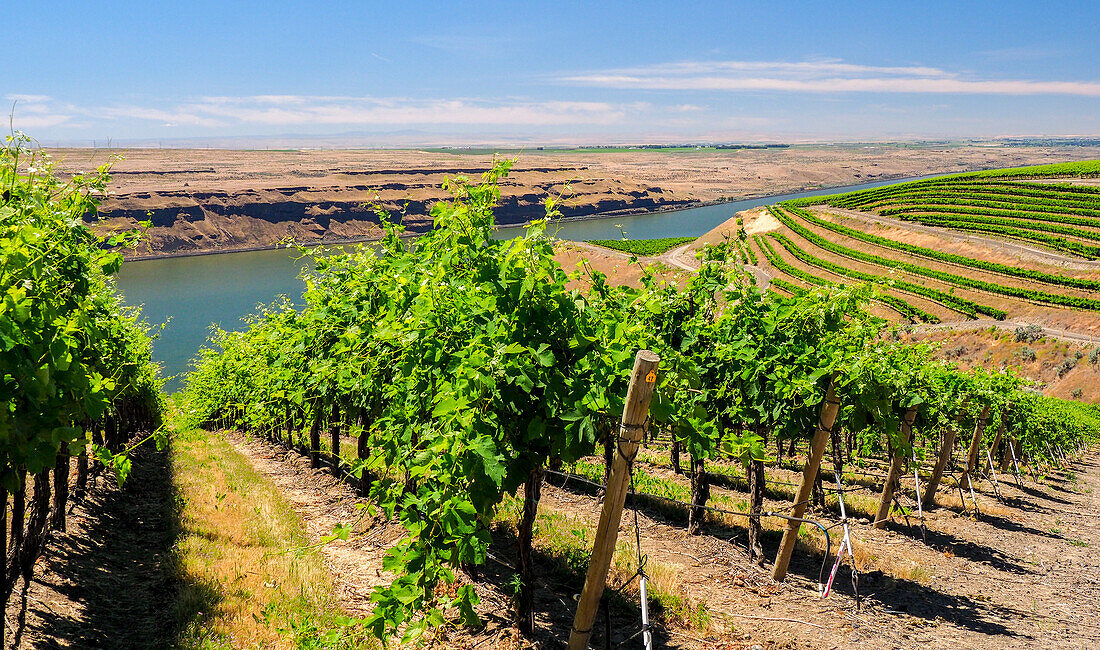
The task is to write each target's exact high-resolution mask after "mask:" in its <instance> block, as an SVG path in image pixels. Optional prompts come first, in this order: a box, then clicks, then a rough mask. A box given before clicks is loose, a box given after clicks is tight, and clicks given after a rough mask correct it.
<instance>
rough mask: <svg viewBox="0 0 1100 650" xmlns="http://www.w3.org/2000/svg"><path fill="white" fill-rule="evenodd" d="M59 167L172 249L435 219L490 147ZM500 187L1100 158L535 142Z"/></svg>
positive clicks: (1092, 153)
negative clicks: (100, 182) (435, 209)
mask: <svg viewBox="0 0 1100 650" xmlns="http://www.w3.org/2000/svg"><path fill="white" fill-rule="evenodd" d="M52 153H53V154H54V156H55V157H56V158H57V159H58V160H60V161H61V167H62V169H63V170H64V171H69V172H76V171H82V170H87V169H90V168H91V167H92V166H93V165H95V164H99V163H102V162H105V161H106V160H107V158H108V157H109V155H112V154H121V155H122V156H124V160H122V161H119V162H118V163H116V165H115V166H114V173H113V182H112V185H111V193H112V194H111V196H110V197H109V198H108V199H107V200H106V201H105V202H104V203H103V205H102V206H101V209H102V218H103V228H104V229H108V230H109V229H116V228H125V227H132V226H133V225H134V224H136V222H137V221H144V220H149V221H151V222H152V224H153V227H152V228H151V230H150V231H149V233H148V235H147V237H146V238H145V241H144V243H143V245H142V248H141V249H139V250H137V251H135V252H134V255H135V256H153V257H158V256H167V255H178V254H189V253H195V252H207V251H230V250H244V249H250V248H263V247H268V246H271V245H273V244H275V243H276V242H278V241H279V240H281V239H284V238H287V237H291V238H294V239H296V240H298V241H303V242H320V241H325V242H335V241H346V240H362V239H369V238H372V237H375V236H377V235H378V234H379V230H378V219H377V216H376V215H375V213H374V210H373V209H372V208H370V207H367V204H369V203H371V202H377V203H380V204H381V205H383V206H384V207H385V208H386V209H388V210H390V211H391V212H394V213H398V212H404V214H405V222H406V224H407V225H408V226H409V228H410V229H411V230H413V231H421V230H424V229H426V228H428V227H429V226H430V219H429V217H428V215H427V210H428V206H430V205H431V203H432V202H433V201H435V200H438V199H440V198H443V197H444V196H446V193H445V191H444V190H443V188H442V184H443V182H444V181H445V180H446V179H447V178H449V177H453V176H456V175H467V176H476V175H478V174H480V173H481V172H482V171H484V170H485V169H487V168H488V166H489V164H490V162H491V159H492V154H491V153H489V152H484V151H477V152H463V151H462V150H455V151H419V150H324V151H320V150H293V151H266V150H265V151H246V150H215V149H140V150H126V151H117V150H115V151H104V150H98V151H94V150H91V149H58V150H54V151H53V152H52ZM504 155H507V156H514V157H516V158H518V164H517V165H516V168H515V169H516V171H515V173H513V174H512V176H511V177H510V178H509V179H506V181H505V182H503V183H502V184H501V188H502V192H503V195H504V200H503V205H502V206H501V207H500V209H499V210H498V212H497V214H498V218H499V220H500V222H501V223H523V222H525V221H528V220H530V219H532V218H538V217H539V216H541V215H542V213H543V208H542V205H541V204H542V201H543V200H544V199H546V198H547V197H551V196H559V195H560V196H561V197H562V198H563V199H564V200H563V201H562V202H561V203H560V207H561V209H562V212H563V214H565V215H566V216H586V215H613V214H623V213H632V212H645V211H651V210H662V209H673V208H681V207H689V206H692V205H698V204H700V203H708V202H715V201H722V200H730V199H736V198H746V197H753V196H762V195H772V194H781V193H786V192H793V191H799V190H804V189H809V188H820V187H833V186H842V185H851V184H856V183H863V182H868V181H874V180H882V179H892V178H901V177H909V176H920V175H924V174H932V173H943V172H955V171H965V170H973V169H985V168H992V167H1006V166H1013V165H1024V164H1037V163H1045V162H1052V161H1063V160H1078V159H1087V158H1097V157H1100V150H1097V149H1095V148H1088V147H1058V148H1052V147H1003V146H987V145H982V146H978V145H965V146H964V145H951V146H944V145H916V144H909V145H882V144H873V145H812V146H811V145H806V146H794V147H790V148H786V149H734V150H715V149H704V150H698V151H687V152H684V151H660V150H615V151H610V152H609V151H597V152H593V151H585V150H529V151H513V152H504Z"/></svg>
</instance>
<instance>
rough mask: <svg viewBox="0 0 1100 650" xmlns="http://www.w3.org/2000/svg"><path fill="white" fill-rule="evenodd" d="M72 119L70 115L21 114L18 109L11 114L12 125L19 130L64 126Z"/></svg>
mask: <svg viewBox="0 0 1100 650" xmlns="http://www.w3.org/2000/svg"><path fill="white" fill-rule="evenodd" d="M72 119H73V116H72V115H63V114H56V113H55V114H50V113H39V114H35V115H21V114H19V113H18V111H17V112H16V113H15V115H13V116H12V126H13V127H14V128H16V129H18V130H20V131H29V130H31V129H44V128H49V127H54V126H66V125H68V123H69V122H70V121H71V120H72Z"/></svg>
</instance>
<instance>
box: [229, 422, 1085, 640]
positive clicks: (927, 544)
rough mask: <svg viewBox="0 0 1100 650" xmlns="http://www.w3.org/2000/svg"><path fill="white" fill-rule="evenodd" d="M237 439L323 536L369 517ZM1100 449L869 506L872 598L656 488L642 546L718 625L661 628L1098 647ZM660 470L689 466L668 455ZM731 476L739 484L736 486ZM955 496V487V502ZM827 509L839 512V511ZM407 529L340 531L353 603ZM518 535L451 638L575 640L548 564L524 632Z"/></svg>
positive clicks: (567, 502) (273, 449)
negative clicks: (775, 566)
mask: <svg viewBox="0 0 1100 650" xmlns="http://www.w3.org/2000/svg"><path fill="white" fill-rule="evenodd" d="M231 440H232V441H233V444H234V446H235V447H236V448H237V449H238V450H239V451H241V452H242V453H244V454H245V455H246V456H247V457H248V458H249V459H250V461H251V462H252V463H253V464H254V466H255V467H256V468H257V469H258V470H259V471H260V472H261V473H263V474H265V475H267V476H269V477H270V478H271V479H272V480H273V481H274V482H275V483H276V485H278V486H279V488H280V489H281V490H283V491H284V493H285V494H286V495H287V496H288V498H289V499H290V500H291V501H292V502H293V503H294V504H295V508H296V509H297V511H298V513H299V515H300V516H301V517H302V518H303V519H304V520H305V521H306V525H307V527H308V529H309V533H310V536H311V538H313V539H319V538H320V537H321V536H323V535H326V534H329V533H330V532H331V530H332V526H333V525H334V524H335V523H337V522H347V521H348V520H350V519H354V517H355V512H356V511H355V508H354V504H355V503H356V502H357V501H358V499H357V498H356V497H355V495H354V491H353V490H352V488H350V487H349V486H347V485H345V484H342V483H340V482H338V481H336V480H335V479H334V478H333V477H331V476H330V475H328V474H327V472H325V471H322V470H311V469H310V468H309V467H308V460H307V459H305V458H304V457H302V456H300V455H298V454H297V453H296V452H291V451H287V450H286V449H284V448H282V447H279V446H276V445H273V444H270V443H267V442H263V441H257V440H253V439H244V438H231ZM1098 460H1100V459H1098V457H1097V454H1096V453H1095V452H1093V453H1090V454H1089V455H1088V456H1087V457H1086V459H1085V460H1083V461H1081V462H1078V463H1076V464H1075V467H1074V469H1073V471H1072V472H1070V471H1056V472H1054V473H1053V474H1052V475H1051V476H1050V477H1049V478H1048V479H1047V482H1046V483H1044V484H1036V483H1034V482H1033V481H1031V480H1030V479H1025V480H1024V483H1023V487H1021V488H1017V487H1015V486H1014V485H1009V483H1010V482H1011V479H1010V478H1008V477H1001V478H1002V482H1001V483H1000V489H1001V492H1002V495H1003V496H1004V500H1003V501H998V500H997V498H996V497H995V496H994V495H993V492H992V486H991V485H990V484H988V483H983V484H982V485H981V486H980V487H981V488H982V489H981V490H980V494H979V502H980V504H981V506H982V508H983V511H984V514H979V515H974V516H967V515H964V514H961V513H960V512H958V511H957V510H954V509H951V508H948V507H941V508H938V509H937V510H935V511H933V512H931V513H929V514H928V516H927V521H926V525H927V529H928V530H927V539H926V540H925V539H922V535H921V533H920V531H919V529H917V528H916V527H915V525H914V526H906V525H905V524H904V523H902V522H898V523H896V524H891V526H890V527H889V528H888V529H887V530H874V529H872V528H870V527H869V525H868V523H869V522H867V521H866V520H859V521H856V522H855V523H854V525H853V538H854V541H855V544H856V547H857V558H858V561H859V562H860V564H862V567H861V568H862V577H861V579H860V593H861V595H862V597H863V599H862V603H861V606H860V607H859V608H858V609H857V608H856V604H855V599H854V596H853V594H852V590H851V587H850V586H848V573H847V569H846V568H842V570H841V575H840V576H839V577H838V580H837V582H838V584H839V592H837V593H834V595H832V596H830V598H829V599H827V600H822V599H820V598H819V597H818V595H817V580H818V571H819V566H820V562H821V559H822V558H821V554H820V552H819V551H815V550H814V549H813V548H810V547H806V546H804V545H801V544H800V546H799V548H798V549H797V550H796V555H795V561H794V563H793V564H792V568H791V575H790V577H789V578H788V580H787V581H786V582H784V583H775V582H773V581H772V580H771V579H770V577H769V574H768V572H767V571H766V570H765V569H761V568H758V567H756V566H755V565H753V564H752V563H751V562H749V560H748V558H747V555H746V552H745V549H744V546H743V538H744V529H743V528H742V527H741V526H739V525H737V524H735V523H731V522H729V521H725V520H722V519H717V518H715V519H712V520H711V521H710V522H709V523H708V524H707V525H706V527H705V530H704V534H702V535H698V536H689V535H687V534H686V532H685V531H684V528H683V522H682V521H679V520H678V518H677V517H675V516H670V514H669V513H668V511H667V509H653V508H652V507H650V506H649V505H647V504H645V503H641V505H640V508H641V512H640V514H639V522H640V533H641V544H642V549H643V552H644V553H646V554H647V555H648V556H649V558H650V562H651V563H653V565H654V566H656V565H661V566H662V567H664V570H665V571H672V572H674V573H675V576H676V579H677V580H678V582H679V584H680V585H681V588H682V591H683V594H684V595H685V596H686V597H688V598H690V599H691V601H692V602H702V603H705V607H706V608H707V610H708V611H709V612H710V615H711V619H712V624H711V627H710V629H709V630H708V631H707V633H706V635H705V636H699V633H695V632H693V631H692V630H691V629H690V628H676V627H673V628H670V629H668V630H666V631H664V632H662V633H661V635H660V638H661V639H662V641H663V643H665V646H666V647H681V648H747V647H749V646H750V645H752V644H759V645H761V646H763V647H774V648H837V647H851V648H918V647H922V648H944V649H954V650H958V649H960V648H988V647H991V646H993V645H996V646H998V647H1002V648H1037V647H1042V648H1085V647H1095V645H1094V644H1096V643H1100V628H1097V627H1096V626H1095V624H1094V622H1093V621H1094V620H1095V617H1096V615H1097V613H1098V610H1100V599H1098V597H1100V556H1097V555H1096V554H1095V553H1093V552H1091V551H1090V548H1092V547H1093V546H1095V545H1096V544H1100V519H1097V517H1098V516H1100V515H1098V510H1097V506H1098V505H1100V504H1098V503H1097V501H1098V500H1100V496H1098V495H1100V492H1098V491H1097V490H1098V488H1100V462H1098ZM646 470H647V471H649V472H651V473H653V474H659V475H661V476H663V477H665V478H670V479H672V480H681V481H682V480H683V479H682V477H675V476H674V475H672V474H671V471H670V470H668V469H667V468H664V467H661V466H654V465H649V466H646ZM778 474H779V476H780V477H783V476H787V477H789V478H790V477H793V476H794V475H795V473H794V472H788V473H786V474H784V473H783V472H778ZM906 489H908V490H910V491H911V489H912V488H911V485H909V484H904V485H903V491H904V490H906ZM717 490H718V492H720V493H725V494H730V495H736V494H738V492H737V490H735V489H732V488H729V487H728V486H727V487H719V488H717ZM718 492H716V493H718ZM945 492H947V490H945ZM774 496H776V495H773V497H774ZM779 496H780V498H781V496H782V495H779ZM950 502H951V497H950V494H947V495H946V498H945V499H944V503H945V504H948V505H949V504H950ZM769 505H771V506H773V507H779V506H781V505H782V503H781V502H780V501H772V502H769ZM956 505H957V504H956ZM539 507H540V509H542V510H543V511H544V512H547V511H549V512H559V513H564V514H566V515H568V516H570V517H575V518H577V520H578V521H580V522H587V523H588V524H591V525H594V522H595V519H596V517H597V516H598V503H597V501H596V499H595V498H594V497H593V496H591V495H589V494H588V493H586V492H585V491H584V490H580V491H577V489H574V488H571V487H570V486H569V485H566V486H565V488H562V487H555V486H552V485H547V486H546V487H545V488H544V490H543V497H542V501H541V502H540V506H539ZM766 507H767V506H766ZM627 515H628V516H626V517H624V520H623V524H622V526H621V528H620V539H630V538H632V536H633V532H634V531H633V528H632V524H633V519H632V517H630V516H629V515H630V511H629V510H628V511H627ZM813 516H815V517H818V518H821V519H825V520H826V521H828V520H830V519H832V520H833V521H835V515H834V514H832V513H831V512H824V513H817V514H815V515H813ZM914 523H915V522H914ZM397 535H398V531H397V530H396V529H395V528H394V527H393V526H392V525H391V524H386V523H382V522H371V523H368V524H366V525H364V527H362V529H361V530H359V531H358V534H356V535H353V536H352V537H351V539H350V540H349V541H348V542H346V543H345V542H334V543H332V544H329V545H328V546H326V547H325V554H326V557H327V559H328V562H329V564H330V566H331V568H332V572H333V575H334V576H335V577H336V580H337V582H338V584H339V589H338V591H339V593H341V594H342V597H343V599H344V602H345V605H346V607H348V609H349V610H351V611H352V612H356V613H358V612H363V611H364V610H365V608H366V607H367V602H366V595H367V593H368V592H369V589H370V588H371V587H372V586H373V585H376V584H379V583H380V582H382V581H384V579H385V577H384V574H382V573H381V570H380V559H381V555H382V553H384V551H385V548H386V547H387V546H388V544H389V543H392V541H393V540H394V539H395V538H396V537H397ZM509 541H510V540H508V539H502V540H498V545H497V547H495V548H494V551H493V555H492V558H493V559H492V561H491V562H490V565H489V566H487V567H486V570H485V573H484V574H483V575H481V576H480V577H479V580H478V589H479V592H480V593H481V594H482V595H483V602H482V605H481V608H480V609H481V613H482V614H484V615H485V617H486V619H487V622H488V624H487V625H486V627H485V628H484V629H483V630H480V631H474V632H454V633H450V634H449V635H448V638H447V639H446V640H445V645H446V646H447V647H474V646H478V647H540V648H553V647H562V646H563V640H564V638H565V637H566V636H567V634H568V628H569V625H570V623H571V616H572V607H573V605H572V603H573V600H572V596H573V594H572V593H571V590H570V589H565V588H563V587H562V586H561V585H558V584H556V583H554V582H553V581H552V580H550V579H544V580H542V584H541V586H542V587H543V588H542V589H540V590H539V596H538V602H537V604H536V608H537V610H538V611H539V612H540V616H539V618H538V628H539V629H538V633H537V634H536V637H535V638H534V639H530V640H525V639H520V638H519V637H517V636H516V634H515V633H514V631H513V630H512V628H511V627H510V625H509V624H508V620H507V617H508V611H509V608H508V599H507V597H506V596H505V595H504V593H503V591H502V585H503V584H504V582H505V580H506V578H507V575H508V574H509V573H510V568H509V567H508V566H507V565H508V564H509V561H510V559H511V557H512V555H513V554H514V550H513V549H512V548H510V546H509ZM777 544H778V533H775V532H773V533H771V534H769V537H768V540H767V545H766V551H767V553H768V554H769V555H772V554H774V551H775V547H776V545H777ZM614 626H615V629H616V632H615V633H614V635H615V638H618V639H622V638H625V637H626V636H627V635H628V634H629V633H631V632H632V631H633V629H634V628H635V627H636V623H635V622H634V621H631V620H619V619H616V620H615V621H614ZM486 644H488V645H486ZM597 647H598V646H597Z"/></svg>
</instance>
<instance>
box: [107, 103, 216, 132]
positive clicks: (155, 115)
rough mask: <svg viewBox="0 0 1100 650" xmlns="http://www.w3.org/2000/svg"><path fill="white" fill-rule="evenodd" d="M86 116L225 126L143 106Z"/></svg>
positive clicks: (109, 109) (115, 108)
mask: <svg viewBox="0 0 1100 650" xmlns="http://www.w3.org/2000/svg"><path fill="white" fill-rule="evenodd" d="M87 114H88V115H89V116H92V115H98V116H101V117H107V118H112V119H116V120H151V121H154V122H160V123H169V124H173V125H175V124H188V125H191V126H205V127H219V126H225V123H224V122H221V121H219V120H216V119H213V118H211V117H209V116H204V115H201V114H195V113H191V112H188V111H182V110H167V111H166V110H161V109H158V108H149V107H145V106H111V107H105V108H98V109H92V110H89V111H88V112H87Z"/></svg>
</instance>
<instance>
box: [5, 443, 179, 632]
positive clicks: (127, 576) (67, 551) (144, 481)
mask: <svg viewBox="0 0 1100 650" xmlns="http://www.w3.org/2000/svg"><path fill="white" fill-rule="evenodd" d="M132 460H133V468H132V473H131V476H130V480H129V481H128V482H127V483H126V484H125V487H124V488H123V489H119V488H118V484H117V482H116V481H115V479H114V477H113V476H109V475H103V474H101V475H99V477H98V478H97V479H95V480H94V481H91V482H90V483H89V485H90V487H91V489H90V490H89V493H88V495H87V496H86V498H85V499H83V500H82V501H80V502H75V501H74V502H73V504H74V506H75V507H73V509H72V511H71V514H70V515H69V517H68V520H67V530H66V531H65V532H63V533H61V532H55V533H54V534H53V537H52V539H50V541H49V542H48V544H47V546H46V550H45V553H44V554H43V556H42V558H41V559H39V561H38V563H37V564H36V566H35V574H34V579H33V580H31V582H30V583H29V584H25V583H23V582H19V583H17V584H16V587H15V592H14V593H13V594H12V597H11V600H10V601H9V603H8V609H7V612H6V623H7V625H6V628H7V635H6V639H5V641H6V646H5V647H7V648H134V649H142V648H149V649H152V648H170V647H173V646H174V640H175V637H176V632H177V629H176V626H177V620H176V617H175V612H174V609H173V608H174V604H175V594H176V588H177V585H178V583H177V582H176V580H177V575H176V571H175V568H174V560H173V554H172V544H173V543H174V540H175V536H176V531H177V526H176V521H177V520H176V514H175V501H174V491H173V487H172V476H171V470H170V468H169V463H168V452H167V450H164V451H157V450H156V449H154V448H153V447H152V445H145V446H142V447H139V448H138V449H137V450H135V452H134V453H133V456H132ZM70 476H75V472H72V473H70Z"/></svg>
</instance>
